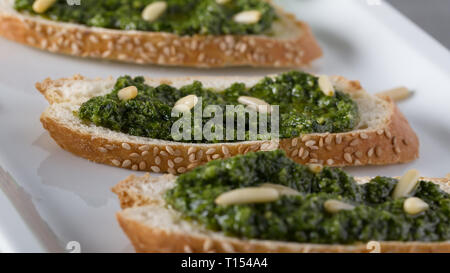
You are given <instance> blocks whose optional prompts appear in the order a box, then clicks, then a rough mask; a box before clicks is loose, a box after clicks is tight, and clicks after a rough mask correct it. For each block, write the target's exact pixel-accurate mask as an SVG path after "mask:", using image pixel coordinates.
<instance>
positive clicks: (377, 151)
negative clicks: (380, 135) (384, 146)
mask: <svg viewBox="0 0 450 273" xmlns="http://www.w3.org/2000/svg"><path fill="white" fill-rule="evenodd" d="M375 154H376V156H377V157H380V156H381V155H382V154H383V151H382V150H381V148H380V147H379V146H377V147H376V148H375Z"/></svg>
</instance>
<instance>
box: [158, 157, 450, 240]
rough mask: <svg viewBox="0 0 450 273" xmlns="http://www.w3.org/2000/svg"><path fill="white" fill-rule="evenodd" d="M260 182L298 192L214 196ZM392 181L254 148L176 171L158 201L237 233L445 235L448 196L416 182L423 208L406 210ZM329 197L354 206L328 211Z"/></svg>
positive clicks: (278, 236)
mask: <svg viewBox="0 0 450 273" xmlns="http://www.w3.org/2000/svg"><path fill="white" fill-rule="evenodd" d="M263 183H273V184H279V185H283V186H286V187H289V188H291V189H294V190H296V191H298V194H297V195H281V197H280V198H279V199H278V200H276V201H273V202H267V203H254V204H241V205H217V204H216V203H215V199H216V198H217V197H218V196H219V195H220V194H222V193H224V192H228V191H230V190H233V189H237V188H243V187H258V186H260V185H261V184H263ZM397 183H398V180H397V179H394V178H389V177H376V178H374V179H372V180H371V181H370V182H369V183H366V184H357V183H356V182H355V180H354V178H353V177H351V176H349V175H347V174H346V173H345V172H344V171H342V170H341V169H338V168H328V167H324V168H323V169H322V171H320V172H318V173H315V172H313V171H311V170H310V169H309V168H308V167H306V166H303V165H299V164H296V163H295V162H293V161H292V160H290V159H289V158H287V157H286V156H285V154H284V152H283V151H273V152H256V153H248V154H246V155H240V156H236V157H232V158H228V159H224V160H216V161H211V162H209V163H208V164H206V165H204V166H200V167H198V168H196V169H194V170H193V171H191V172H188V173H185V174H182V175H180V176H179V177H178V178H177V180H176V185H175V187H174V188H172V189H170V190H168V191H167V192H166V194H165V200H166V202H167V204H168V206H169V207H171V208H173V209H174V210H176V211H178V212H180V213H181V215H182V217H183V218H184V219H187V220H192V221H195V222H197V223H200V224H202V225H204V226H205V227H206V228H208V229H211V230H215V231H221V232H224V233H225V234H226V235H229V236H236V237H241V238H253V239H267V240H282V241H292V242H305V243H327V244H335V243H336V244H337V243H339V244H350V243H354V242H367V241H370V240H379V241H445V240H450V222H449V216H450V195H449V194H447V193H446V192H444V191H442V190H441V189H440V188H439V186H437V185H436V184H434V183H432V182H427V181H420V182H419V184H418V186H417V187H416V189H415V190H414V191H413V192H412V193H411V194H410V196H415V197H418V198H420V199H421V200H423V201H424V202H426V203H427V204H428V206H429V208H428V209H427V210H425V211H423V212H420V213H418V214H415V215H410V214H407V213H406V212H405V211H404V208H403V203H404V201H405V199H406V198H398V199H393V198H392V197H391V195H392V192H393V189H394V188H395V186H396V185H397ZM330 199H334V200H340V201H342V202H345V203H348V204H351V205H353V206H354V209H352V210H342V211H339V212H337V213H329V212H327V211H326V210H325V208H324V203H325V202H326V201H327V200H330Z"/></svg>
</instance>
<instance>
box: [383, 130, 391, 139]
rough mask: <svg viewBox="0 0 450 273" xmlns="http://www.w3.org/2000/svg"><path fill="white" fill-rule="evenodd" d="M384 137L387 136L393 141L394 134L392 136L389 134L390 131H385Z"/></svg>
mask: <svg viewBox="0 0 450 273" xmlns="http://www.w3.org/2000/svg"><path fill="white" fill-rule="evenodd" d="M384 135H385V136H386V137H387V138H388V139H391V137H392V134H391V132H389V131H384Z"/></svg>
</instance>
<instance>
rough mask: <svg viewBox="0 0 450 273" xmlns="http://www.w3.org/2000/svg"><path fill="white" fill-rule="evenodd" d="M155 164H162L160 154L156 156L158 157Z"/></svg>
mask: <svg viewBox="0 0 450 273" xmlns="http://www.w3.org/2000/svg"><path fill="white" fill-rule="evenodd" d="M155 164H156V165H159V164H161V157H159V156H156V157H155Z"/></svg>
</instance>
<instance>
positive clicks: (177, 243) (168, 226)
mask: <svg viewBox="0 0 450 273" xmlns="http://www.w3.org/2000/svg"><path fill="white" fill-rule="evenodd" d="M175 178H176V177H175V176H173V175H165V176H159V177H151V176H150V175H148V174H147V175H145V176H143V177H136V176H134V175H132V176H130V177H128V178H127V179H126V180H124V181H122V182H120V183H119V184H117V185H116V186H115V187H114V188H113V192H114V193H116V194H117V195H118V197H119V199H120V204H121V207H122V209H123V210H122V211H120V212H118V213H117V215H116V216H117V220H118V221H119V224H120V226H121V227H122V229H123V230H124V232H125V233H126V234H127V236H128V238H129V239H130V240H131V242H132V243H133V245H134V247H135V249H136V251H137V252H370V251H371V248H369V249H367V245H366V244H365V243H359V244H352V245H337V244H332V245H331V244H308V243H294V242H282V241H271V240H254V239H252V240H247V239H239V238H233V237H227V236H225V235H224V234H223V233H221V232H214V231H211V230H207V229H205V228H204V227H202V226H200V225H197V224H195V223H193V222H188V221H185V220H182V219H181V218H180V214H179V213H178V212H176V211H174V210H172V209H168V208H166V207H165V202H164V199H163V198H162V196H163V194H164V193H165V192H166V191H167V190H168V189H170V188H172V187H173V186H174V185H175ZM423 179H424V180H427V181H432V182H434V183H436V184H438V185H440V187H441V188H442V189H443V190H444V191H446V192H450V180H449V179H439V178H437V179H436V178H423ZM369 180H370V178H368V177H363V178H357V181H358V182H359V183H365V182H368V181H369ZM379 243H380V251H381V252H450V241H445V242H394V241H389V242H388V241H386V242H379Z"/></svg>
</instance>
